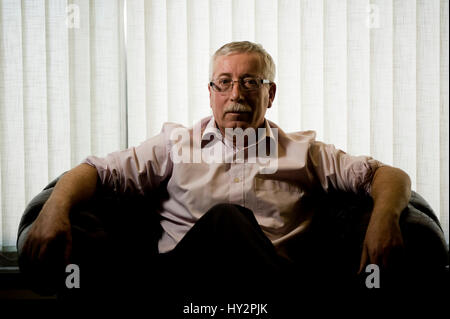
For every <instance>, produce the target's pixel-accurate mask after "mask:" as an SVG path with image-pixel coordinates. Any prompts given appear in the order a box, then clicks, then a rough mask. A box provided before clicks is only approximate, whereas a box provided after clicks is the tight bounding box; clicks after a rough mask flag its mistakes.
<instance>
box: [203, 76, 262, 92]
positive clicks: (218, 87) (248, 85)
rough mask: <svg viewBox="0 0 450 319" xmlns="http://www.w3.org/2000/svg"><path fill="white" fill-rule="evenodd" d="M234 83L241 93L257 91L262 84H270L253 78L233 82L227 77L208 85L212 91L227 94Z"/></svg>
mask: <svg viewBox="0 0 450 319" xmlns="http://www.w3.org/2000/svg"><path fill="white" fill-rule="evenodd" d="M234 82H238V83H239V87H240V88H241V89H242V90H243V91H254V90H258V89H259V88H261V86H262V85H263V84H269V83H270V81H269V80H263V79H260V78H253V77H245V78H242V79H239V80H236V81H233V80H232V79H230V78H227V77H223V78H218V79H216V80H214V81H211V82H209V85H210V86H211V87H212V88H213V90H214V91H216V92H220V93H224V92H229V91H230V90H231V89H232V88H233V86H234Z"/></svg>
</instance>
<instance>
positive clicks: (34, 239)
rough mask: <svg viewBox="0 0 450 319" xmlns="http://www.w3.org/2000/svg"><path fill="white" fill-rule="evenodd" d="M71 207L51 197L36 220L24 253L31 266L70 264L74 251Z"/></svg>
mask: <svg viewBox="0 0 450 319" xmlns="http://www.w3.org/2000/svg"><path fill="white" fill-rule="evenodd" d="M69 211H70V209H68V208H64V205H61V204H59V203H58V202H57V201H52V200H51V199H49V200H48V201H47V202H46V203H45V205H44V207H43V208H42V210H41V212H40V213H39V216H38V217H37V218H36V220H35V221H34V223H33V225H32V226H31V229H30V231H29V233H28V236H27V240H26V242H25V244H24V247H23V250H22V255H24V256H25V258H26V259H27V261H28V262H29V263H30V266H31V267H33V266H35V267H38V268H42V267H46V266H50V267H51V268H53V267H55V266H59V265H67V264H69V259H70V255H71V251H72V234H71V226H70V220H69Z"/></svg>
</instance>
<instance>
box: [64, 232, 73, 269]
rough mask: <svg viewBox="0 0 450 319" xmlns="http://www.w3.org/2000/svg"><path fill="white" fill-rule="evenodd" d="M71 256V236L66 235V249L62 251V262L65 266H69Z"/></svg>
mask: <svg viewBox="0 0 450 319" xmlns="http://www.w3.org/2000/svg"><path fill="white" fill-rule="evenodd" d="M71 255H72V235H71V234H70V233H69V234H67V240H66V247H65V250H64V261H65V263H66V265H68V264H70V260H71Z"/></svg>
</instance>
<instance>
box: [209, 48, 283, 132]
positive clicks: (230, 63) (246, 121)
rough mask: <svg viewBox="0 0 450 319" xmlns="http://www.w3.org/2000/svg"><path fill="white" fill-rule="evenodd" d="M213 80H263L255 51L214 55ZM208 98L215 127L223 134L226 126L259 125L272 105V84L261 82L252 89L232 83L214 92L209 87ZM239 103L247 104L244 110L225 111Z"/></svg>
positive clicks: (262, 122)
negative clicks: (224, 88) (225, 78)
mask: <svg viewBox="0 0 450 319" xmlns="http://www.w3.org/2000/svg"><path fill="white" fill-rule="evenodd" d="M212 77H213V80H215V79H218V78H222V77H227V78H229V79H231V80H233V81H237V80H240V79H243V78H246V77H257V78H260V79H264V76H263V69H262V61H261V59H260V57H259V56H258V55H257V54H255V53H234V54H230V55H226V56H219V57H217V59H216V61H215V63H214V65H213V76H212ZM208 89H209V99H210V103H211V108H212V110H213V114H214V118H215V120H216V123H217V126H218V128H219V129H220V131H221V132H222V134H224V132H225V128H237V127H239V128H242V129H244V130H245V129H246V128H249V127H252V128H254V129H256V128H258V127H262V125H263V124H264V116H265V114H266V110H267V109H268V108H270V107H271V106H272V102H273V99H274V98H275V91H276V85H275V83H271V84H263V85H262V86H261V88H259V89H257V90H253V91H245V90H243V89H242V88H241V87H240V85H239V84H238V82H234V85H233V87H232V89H231V90H230V91H228V92H216V91H214V90H213V89H212V88H211V87H210V86H208ZM235 104H240V105H244V106H246V107H247V109H248V110H246V111H245V112H243V111H227V108H229V107H230V105H235Z"/></svg>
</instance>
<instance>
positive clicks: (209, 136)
mask: <svg viewBox="0 0 450 319" xmlns="http://www.w3.org/2000/svg"><path fill="white" fill-rule="evenodd" d="M264 128H265V130H264V131H263V134H262V135H261V136H258V134H259V131H258V130H257V132H256V133H257V138H258V141H257V142H256V143H255V144H258V143H260V142H261V141H262V140H263V139H266V138H269V139H271V140H273V141H274V142H277V141H276V139H275V137H274V134H273V131H272V128H271V126H270V124H269V121H268V120H267V119H264ZM213 137H214V138H213ZM218 140H220V141H222V142H223V143H224V144H225V145H227V146H231V147H232V143H231V142H230V141H228V140H226V139H224V138H223V136H222V132H220V130H219V128H218V127H217V125H216V120H215V119H214V116H211V119H210V120H209V121H208V124H206V126H205V128H204V130H203V133H202V143H201V147H202V148H203V147H205V146H208V147H209V146H212V145H214V144H215V143H213V142H211V141H218ZM252 145H253V144H252ZM252 145H248V146H247V147H249V146H252Z"/></svg>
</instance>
